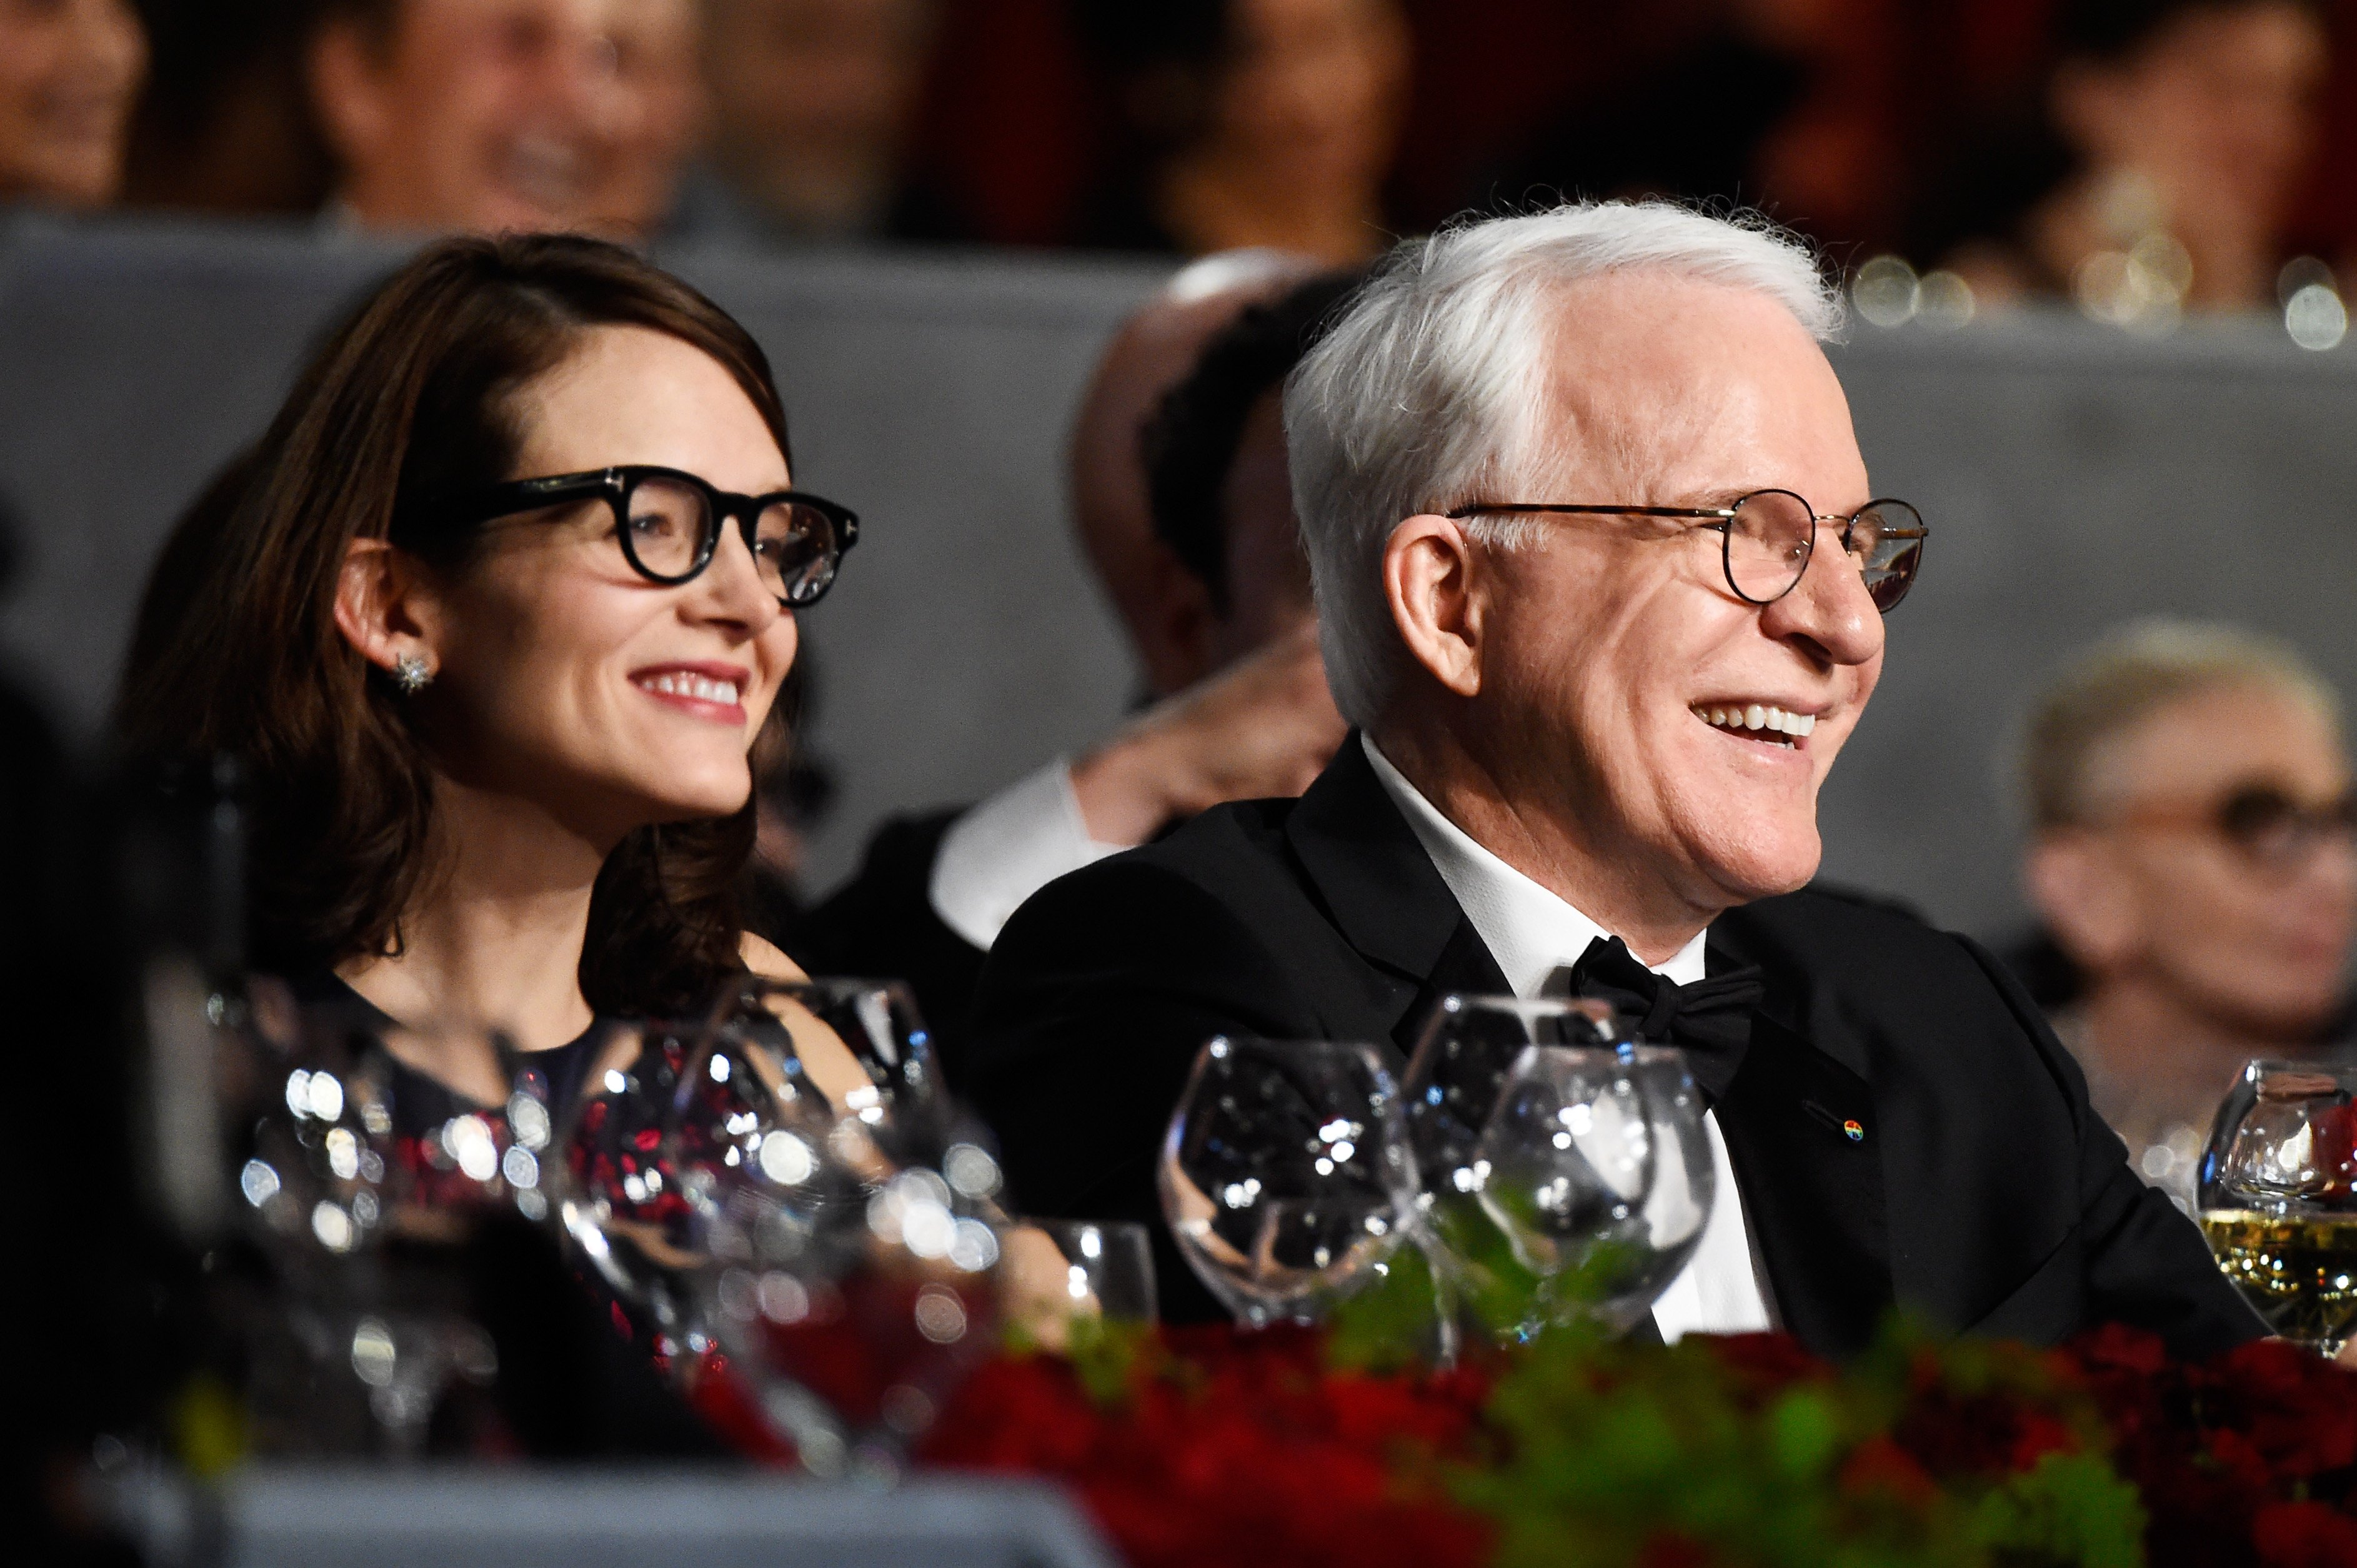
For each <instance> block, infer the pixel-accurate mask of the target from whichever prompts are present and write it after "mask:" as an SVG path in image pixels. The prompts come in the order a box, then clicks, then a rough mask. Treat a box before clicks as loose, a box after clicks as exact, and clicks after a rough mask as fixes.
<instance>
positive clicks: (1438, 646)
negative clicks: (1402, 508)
mask: <svg viewBox="0 0 2357 1568" xmlns="http://www.w3.org/2000/svg"><path fill="white" fill-rule="evenodd" d="M1473 564H1474V563H1473V546H1472V542H1471V541H1469V540H1468V539H1467V538H1466V537H1465V525H1464V524H1463V523H1461V522H1458V521H1456V520H1455V519H1453V518H1446V517H1435V516H1431V515H1428V514H1427V515H1425V516H1419V517H1412V518H1409V519H1408V520H1407V521H1405V522H1403V523H1401V524H1400V525H1399V526H1398V527H1397V528H1394V529H1393V530H1392V536H1391V539H1390V540H1389V542H1386V543H1385V544H1384V546H1383V597H1384V599H1385V600H1386V601H1387V602H1389V604H1390V605H1391V610H1392V624H1393V625H1394V627H1396V628H1399V634H1400V639H1401V640H1402V641H1403V642H1405V643H1406V644H1407V650H1408V655H1409V657H1411V658H1413V659H1414V660H1415V661H1416V662H1417V663H1418V664H1421V665H1423V666H1424V668H1425V669H1426V671H1430V673H1431V675H1432V677H1433V679H1434V680H1436V681H1438V682H1440V683H1441V684H1442V685H1443V686H1446V687H1447V688H1448V690H1450V691H1451V692H1454V693H1457V695H1458V696H1460V697H1470V696H1473V695H1475V694H1476V693H1479V692H1480V690H1481V620H1482V617H1481V604H1480V597H1479V596H1477V595H1476V594H1475V593H1474V592H1473Z"/></svg>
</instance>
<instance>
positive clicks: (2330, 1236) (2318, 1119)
mask: <svg viewBox="0 0 2357 1568" xmlns="http://www.w3.org/2000/svg"><path fill="white" fill-rule="evenodd" d="M2200 1198H2201V1230H2202V1232H2203V1234H2205V1235H2206V1236H2208V1237H2209V1239H2210V1250H2211V1251H2212V1252H2213V1253H2215V1254H2216V1255H2217V1258H2218V1266H2219V1267H2220V1268H2222V1269H2223V1270H2224V1271H2225V1272H2226V1277H2227V1278H2228V1279H2231V1280H2233V1282H2234V1283H2235V1284H2236V1285H2237V1286H2239V1287H2240V1288H2241V1290H2242V1292H2243V1294H2244V1297H2245V1298H2246V1299H2247V1300H2248V1301H2249V1302H2250V1304H2251V1305H2253V1306H2254V1307H2255V1308H2257V1309H2258V1312H2259V1316H2262V1317H2264V1318H2266V1320H2267V1324H2268V1326H2270V1327H2272V1328H2274V1330H2275V1331H2276V1333H2277V1334H2280V1335H2282V1336H2283V1337H2285V1338H2287V1339H2289V1340H2291V1341H2292V1342H2294V1343H2295V1344H2298V1345H2303V1346H2306V1347H2308V1348H2309V1349H2312V1350H2315V1351H2317V1352H2318V1353H2319V1354H2321V1355H2325V1356H2333V1355H2337V1354H2339V1353H2340V1350H2341V1346H2342V1345H2343V1344H2344V1343H2346V1342H2347V1341H2348V1339H2349V1337H2350V1336H2351V1332H2352V1329H2357V1067H2336V1066H2332V1065H2330V1064H2325V1063H2318V1062H2283V1061H2254V1062H2251V1063H2249V1064H2248V1065H2247V1066H2245V1067H2244V1069H2243V1071H2242V1073H2241V1075H2240V1076H2239V1077H2238V1078H2236V1079H2235V1080H2234V1087H2233V1090H2232V1091H2231V1092H2230V1093H2229V1094H2228V1095H2227V1096H2226V1101H2225V1103H2224V1104H2223V1105H2222V1106H2221V1107H2220V1108H2219V1111H2218V1121H2217V1124H2216V1126H2215V1128H2214V1129H2213V1130H2212V1133H2211V1135H2210V1146H2209V1148H2208V1150H2207V1151H2206V1152H2205V1153H2204V1155H2202V1160H2201V1185H2200Z"/></svg>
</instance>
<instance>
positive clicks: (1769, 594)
mask: <svg viewBox="0 0 2357 1568" xmlns="http://www.w3.org/2000/svg"><path fill="white" fill-rule="evenodd" d="M1485 512H1572V513H1580V514H1592V515H1596V516H1605V517H1669V518H1693V519H1696V520H1698V521H1699V525H1700V526H1701V527H1704V528H1713V529H1717V531H1718V532H1719V536H1720V550H1719V557H1720V560H1721V561H1722V563H1723V564H1725V566H1726V569H1727V586H1728V587H1730V588H1732V589H1734V590H1735V596H1736V597H1738V598H1739V599H1742V600H1744V601H1746V602H1747V603H1749V604H1755V605H1772V604H1774V603H1775V602H1776V601H1777V600H1778V599H1781V598H1782V597H1783V596H1785V595H1786V594H1789V593H1791V592H1792V590H1793V589H1794V588H1797V587H1799V586H1800V585H1801V576H1802V575H1803V573H1805V572H1807V571H1808V569H1809V559H1810V557H1811V556H1812V555H1813V554H1814V553H1816V548H1817V530H1818V527H1819V526H1820V525H1821V524H1831V525H1832V526H1834V527H1836V528H1838V529H1840V530H1841V542H1842V553H1844V554H1846V555H1847V556H1848V557H1849V558H1850V559H1851V560H1853V561H1855V562H1856V563H1857V569H1858V575H1859V576H1860V577H1861V578H1862V579H1864V581H1865V583H1866V591H1867V596H1869V597H1871V598H1872V599H1873V600H1874V607H1875V608H1876V609H1878V610H1879V611H1881V612H1882V613H1883V614H1884V615H1889V613H1890V612H1891V611H1892V610H1893V609H1895V608H1897V607H1898V605H1899V601H1900V600H1901V599H1903V598H1905V597H1906V596H1907V590H1908V589H1909V588H1910V587H1912V586H1914V584H1915V575H1916V573H1917V572H1918V571H1919V570H1920V569H1921V566H1922V564H1923V542H1924V540H1925V539H1926V538H1928V537H1929V536H1930V534H1931V532H1932V531H1931V530H1930V529H1929V528H1928V527H1926V526H1925V525H1924V522H1923V514H1922V513H1921V512H1919V511H1917V510H1915V509H1914V508H1913V507H1911V506H1910V505H1908V504H1907V503H1906V502H1905V501H1901V500H1888V499H1886V500H1871V501H1868V502H1867V503H1866V504H1865V505H1864V506H1862V507H1860V508H1858V509H1857V510H1856V511H1854V512H1852V513H1850V514H1849V515H1848V516H1846V517H1842V516H1838V515H1835V516H1827V515H1825V514H1824V513H1821V512H1819V511H1818V510H1816V509H1815V508H1814V507H1813V506H1811V505H1810V504H1809V503H1808V502H1807V501H1806V500H1804V499H1802V498H1801V497H1800V496H1797V495H1795V494H1793V493H1792V491H1791V490H1775V489H1770V490H1754V491H1752V492H1751V493H1750V494H1749V495H1746V496H1738V497H1737V498H1736V499H1734V500H1733V501H1730V502H1729V503H1728V504H1727V505H1726V506H1723V507H1719V506H1715V507H1690V506H1621V505H1617V504H1613V505H1604V504H1596V505H1587V504H1582V505H1568V504H1561V503H1557V502H1553V501H1480V502H1477V503H1475V504H1473V505H1470V506H1461V507H1458V508H1455V509H1454V510H1451V511H1450V512H1449V513H1448V516H1450V517H1452V518H1455V519H1458V521H1463V520H1464V519H1466V518H1469V517H1477V516H1480V515H1481V514H1482V513H1485Z"/></svg>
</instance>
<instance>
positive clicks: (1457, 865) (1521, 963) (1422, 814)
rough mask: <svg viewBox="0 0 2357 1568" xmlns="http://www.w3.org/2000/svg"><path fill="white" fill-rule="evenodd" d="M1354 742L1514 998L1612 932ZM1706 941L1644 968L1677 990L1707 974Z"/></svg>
mask: <svg viewBox="0 0 2357 1568" xmlns="http://www.w3.org/2000/svg"><path fill="white" fill-rule="evenodd" d="M1359 744H1360V745H1361V746H1364V747H1365V748H1366V753H1367V760H1368V761H1369V762H1370V763H1372V764H1373V765H1374V769H1375V777H1376V778H1377V779H1381V780H1382V781H1383V792H1384V793H1385V794H1387V795H1389V796H1390V797H1391V798H1392V803H1393V804H1394V805H1396V806H1397V807H1398V808H1399V809H1400V814H1401V815H1402V816H1405V818H1406V819H1407V825H1408V826H1409V828H1411V829H1412V830H1414V832H1415V836H1416V842H1418V843H1421V844H1423V845H1424V852H1425V854H1428V855H1430V856H1431V857H1432V864H1433V867H1434V869H1435V870H1437V871H1438V872H1439V873H1440V879H1441V880H1442V881H1443V882H1445V883H1447V884H1448V891H1449V892H1451V893H1453V894H1455V895H1456V896H1457V902H1458V907H1459V908H1462V909H1464V911H1465V918H1467V919H1469V920H1471V921H1472V922H1473V929H1474V930H1475V932H1477V933H1478V934H1479V935H1480V938H1481V941H1482V945H1483V946H1485V947H1487V948H1488V949H1489V950H1490V956H1491V957H1492V958H1494V959H1496V960H1497V961H1498V967H1499V969H1501V971H1503V972H1504V973H1505V976H1506V983H1507V984H1508V985H1510V986H1512V987H1513V991H1514V994H1515V995H1517V996H1522V997H1532V996H1536V995H1537V994H1538V993H1539V988H1540V987H1541V986H1542V985H1544V984H1545V983H1546V979H1547V976H1549V975H1551V974H1553V973H1554V972H1555V971H1556V970H1557V969H1559V968H1561V967H1562V966H1563V965H1565V964H1567V963H1576V962H1577V961H1578V959H1579V955H1580V954H1582V953H1584V952H1586V951H1587V944H1588V943H1589V942H1591V941H1594V940H1596V939H1597V938H1598V937H1608V936H1609V935H1611V934H1612V933H1610V932H1609V931H1607V930H1605V929H1604V928H1603V927H1601V926H1599V925H1598V924H1597V923H1596V922H1595V921H1593V920H1591V919H1589V918H1587V916H1585V915H1583V914H1581V913H1580V912H1579V911H1578V910H1577V909H1575V908H1572V907H1571V906H1570V905H1569V904H1567V903H1566V902H1565V901H1564V900H1563V899H1561V898H1559V897H1556V896H1555V894H1553V893H1551V892H1549V891H1548V890H1547V889H1546V888H1544V887H1542V886H1539V885H1538V884H1537V883H1536V882H1534V881H1532V880H1531V879H1530V878H1529V877H1527V876H1525V875H1523V874H1522V873H1521V872H1519V871H1516V870H1515V869H1514V868H1513V867H1512V866H1511V865H1507V864H1506V863H1505V862H1504V861H1502V860H1500V859H1499V858H1498V857H1497V856H1496V855H1495V854H1491V852H1490V851H1489V850H1487V849H1485V848H1483V847H1482V846H1481V844H1480V843H1478V842H1476V841H1475V839H1474V838H1473V836H1472V835H1471V834H1470V833H1468V832H1466V831H1465V830H1464V829H1463V828H1460V827H1458V825H1457V824H1456V823H1455V822H1450V821H1449V820H1448V818H1447V817H1445V816H1442V815H1441V814H1440V811H1439V808H1437V807H1436V806H1435V805H1433V803H1432V802H1431V801H1429V800H1426V799H1425V798H1424V793H1423V791H1421V790H1419V789H1417V788H1416V787H1415V785H1413V784H1411V783H1409V782H1408V781H1407V778H1406V776H1405V775H1404V774H1403V773H1401V772H1400V770H1399V769H1398V768H1394V767H1393V766H1392V765H1391V760H1390V759H1389V758H1388V757H1384V756H1383V753H1382V752H1381V751H1379V750H1377V749H1376V747H1375V743H1374V739H1373V737H1372V736H1368V735H1367V734H1365V733H1364V732H1363V731H1362V732H1361V734H1360V736H1359ZM1708 935H1709V933H1708V932H1707V931H1696V932H1695V937H1694V940H1692V941H1690V942H1688V943H1686V945H1685V946H1684V947H1682V948H1680V949H1679V950H1677V951H1676V952H1675V953H1674V954H1672V955H1671V957H1670V959H1669V961H1667V962H1666V963H1657V964H1652V965H1650V966H1648V967H1650V968H1651V969H1652V972H1654V973H1655V974H1659V975H1664V976H1666V977H1668V978H1669V979H1671V980H1674V981H1676V982H1677V983H1679V984H1680V985H1691V984H1693V983H1695V981H1697V980H1700V979H1702V978H1703V975H1704V973H1705V963H1704V958H1703V943H1704V940H1705V939H1706V937H1707V936H1708Z"/></svg>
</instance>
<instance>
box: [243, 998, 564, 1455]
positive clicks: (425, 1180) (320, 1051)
mask: <svg viewBox="0 0 2357 1568" xmlns="http://www.w3.org/2000/svg"><path fill="white" fill-rule="evenodd" d="M214 1011H215V1013H216V1015H217V1016H218V1019H219V1025H218V1030H217V1036H216V1037H217V1044H218V1052H217V1055H218V1058H219V1060H220V1065H221V1072H220V1081H221V1086H222V1090H223V1093H224V1109H225V1110H226V1111H227V1112H228V1113H229V1117H230V1120H231V1124H232V1126H231V1130H232V1133H233V1135H234V1136H233V1141H232V1143H231V1149H232V1151H233V1162H234V1164H235V1167H236V1174H235V1181H236V1187H237V1191H238V1194H239V1196H240V1197H242V1200H243V1204H244V1208H245V1212H246V1213H247V1214H248V1215H249V1216H250V1219H251V1221H252V1223H251V1225H250V1227H249V1232H250V1234H252V1235H253V1237H254V1239H255V1240H256V1241H257V1242H258V1243H259V1248H260V1251H261V1252H262V1254H263V1256H264V1258H265V1259H267V1261H268V1273H269V1274H270V1275H271V1277H272V1281H273V1283H272V1284H271V1285H270V1286H269V1287H268V1289H267V1291H266V1294H265V1296H264V1302H266V1305H264V1304H263V1303H253V1304H249V1309H248V1311H247V1312H246V1313H245V1315H244V1323H245V1326H246V1329H247V1332H248V1334H249V1338H250V1347H251V1349H252V1352H253V1371H254V1377H255V1389H254V1406H255V1414H256V1416H257V1418H258V1419H259V1420H260V1422H261V1423H262V1424H263V1426H264V1429H265V1433H266V1434H268V1435H266V1436H265V1438H264V1442H265V1444H283V1445H285V1446H287V1447H289V1448H295V1447H300V1448H302V1449H304V1450H307V1451H315V1450H317V1449H321V1448H328V1449H337V1448H355V1447H356V1448H361V1449H383V1450H387V1451H389V1452H391V1453H393V1454H395V1455H406V1454H414V1453H416V1452H418V1451H419V1450H420V1449H421V1448H422V1447H423V1446H424V1444H425V1436H426V1429H427V1426H428V1423H429V1422H430V1421H431V1420H432V1418H433V1415H434V1412H435V1411H436V1407H437V1406H438V1405H439V1404H440V1403H441V1402H442V1401H443V1400H444V1398H445V1397H446V1396H447V1394H448V1393H449V1392H450V1391H452V1390H453V1389H454V1388H457V1387H458V1386H461V1385H464V1384H468V1383H471V1384H485V1383H488V1382H489V1381H490V1379H491V1378H492V1376H493V1375H494V1373H495V1371H496V1366H497V1360H496V1356H495V1354H494V1353H493V1350H492V1348H491V1344H490V1338H489V1337H488V1336H486V1335H485V1334H484V1333H483V1332H482V1330H481V1329H480V1328H479V1326H477V1325H476V1324H475V1323H473V1322H472V1321H471V1319H470V1317H469V1316H468V1310H467V1307H466V1305H465V1303H466V1289H465V1284H464V1281H463V1280H462V1279H461V1278H460V1277H458V1271H457V1267H456V1264H455V1262H454V1258H453V1254H452V1251H451V1249H450V1248H449V1247H448V1246H447V1243H448V1242H450V1241H453V1240H459V1239H461V1238H463V1236H464V1235H466V1234H467V1233H468V1230H469V1228H470V1227H471V1225H472V1223H473V1221H474V1220H475V1219H477V1218H478V1217H479V1216H480V1215H481V1214H483V1213H485V1212H487V1211H490V1210H491V1209H493V1208H498V1207H499V1206H501V1205H503V1204H506V1203H508V1202H511V1201H513V1202H516V1203H518V1204H519V1205H520V1206H523V1207H526V1208H529V1202H530V1200H533V1199H535V1198H536V1196H537V1195H536V1192H535V1191H534V1190H533V1189H534V1188H535V1187H536V1186H537V1161H536V1158H535V1155H534V1154H533V1150H535V1149H537V1148H540V1147H543V1146H544V1145H545V1142H546V1133H547V1120H546V1116H545V1113H544V1106H543V1105H542V1104H541V1102H540V1101H537V1100H535V1099H533V1097H532V1096H531V1095H529V1094H528V1093H513V1094H511V1093H505V1092H503V1090H504V1088H505V1086H506V1085H507V1084H509V1083H510V1082H511V1081H512V1078H513V1075H512V1073H511V1065H510V1064H511V1059H512V1058H511V1055H510V1054H508V1053H507V1052H506V1049H505V1046H504V1042H502V1041H500V1039H499V1038H498V1037H497V1036H495V1035H494V1034H493V1033H492V1032H490V1031H488V1030H483V1029H478V1028H471V1027H457V1026H453V1027H443V1028H432V1029H404V1028H395V1027H390V1026H387V1025H386V1024H385V1023H384V1021H383V1020H382V1018H379V1017H377V1016H375V1015H372V1014H368V1013H365V1012H363V1011H362V1010H361V1009H360V1008H358V1007H355V1006H350V1005H338V1004H304V1003H301V1002H298V1001H297V1000H296V998H295V996H294V994H293V993H292V992H291V991H289V990H288V989H287V988H286V987H285V986H284V985H282V984H280V983H276V982H274V981H271V980H267V979H261V978H257V979H254V980H253V981H251V982H250V983H247V984H246V985H245V986H244V987H242V989H240V990H239V991H237V992H235V993H221V994H220V995H219V996H218V998H217V999H216V1003H215V1008H214ZM503 1099H504V1100H505V1101H506V1103H505V1104H504V1105H502V1104H501V1103H500V1102H501V1101H502V1100H503ZM484 1101H489V1103H488V1104H485V1103H483V1102H484ZM363 1410H364V1411H365V1412H366V1413H365V1415H364V1416H363V1415H361V1414H360V1413H359V1412H361V1411H363Z"/></svg>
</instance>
